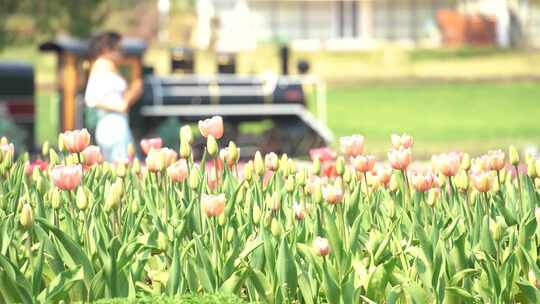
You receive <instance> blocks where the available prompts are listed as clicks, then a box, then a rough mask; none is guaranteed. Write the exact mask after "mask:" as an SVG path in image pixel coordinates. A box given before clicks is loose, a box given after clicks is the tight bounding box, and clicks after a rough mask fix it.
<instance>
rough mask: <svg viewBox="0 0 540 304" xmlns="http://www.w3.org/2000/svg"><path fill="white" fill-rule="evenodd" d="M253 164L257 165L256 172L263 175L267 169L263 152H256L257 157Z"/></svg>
mask: <svg viewBox="0 0 540 304" xmlns="http://www.w3.org/2000/svg"><path fill="white" fill-rule="evenodd" d="M253 165H254V166H255V174H257V175H258V176H263V175H264V171H265V166H264V161H263V158H262V155H261V152H259V151H257V152H255V158H254V159H253Z"/></svg>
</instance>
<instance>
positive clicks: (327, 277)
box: [323, 261, 341, 304]
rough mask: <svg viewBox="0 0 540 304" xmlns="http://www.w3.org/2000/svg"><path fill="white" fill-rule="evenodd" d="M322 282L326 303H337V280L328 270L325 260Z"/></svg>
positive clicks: (338, 290) (338, 294) (338, 296)
mask: <svg viewBox="0 0 540 304" xmlns="http://www.w3.org/2000/svg"><path fill="white" fill-rule="evenodd" d="M323 284H324V290H325V292H326V298H327V300H328V303H330V304H337V303H339V298H340V294H341V290H340V288H339V286H338V284H337V280H336V279H335V278H334V277H333V276H332V275H331V274H330V272H329V271H328V264H327V263H326V261H325V263H324V265H323Z"/></svg>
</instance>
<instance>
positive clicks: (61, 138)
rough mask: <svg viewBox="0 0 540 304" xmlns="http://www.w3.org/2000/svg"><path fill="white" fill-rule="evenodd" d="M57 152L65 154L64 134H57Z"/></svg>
mask: <svg viewBox="0 0 540 304" xmlns="http://www.w3.org/2000/svg"><path fill="white" fill-rule="evenodd" d="M58 150H60V151H62V152H65V151H66V147H65V145H64V133H60V134H58Z"/></svg>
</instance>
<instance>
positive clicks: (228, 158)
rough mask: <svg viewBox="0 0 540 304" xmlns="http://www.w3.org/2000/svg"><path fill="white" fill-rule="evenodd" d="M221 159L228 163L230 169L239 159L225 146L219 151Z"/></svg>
mask: <svg viewBox="0 0 540 304" xmlns="http://www.w3.org/2000/svg"><path fill="white" fill-rule="evenodd" d="M219 159H220V160H221V161H222V162H223V163H225V164H227V167H229V169H231V168H232V167H233V166H234V164H236V161H237V160H236V158H235V157H234V155H233V154H232V153H231V150H230V149H229V148H223V149H221V150H220V151H219Z"/></svg>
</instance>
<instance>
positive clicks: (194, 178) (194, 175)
mask: <svg viewBox="0 0 540 304" xmlns="http://www.w3.org/2000/svg"><path fill="white" fill-rule="evenodd" d="M189 188H191V190H197V189H198V188H199V173H198V172H197V170H191V172H190V173H189Z"/></svg>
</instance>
